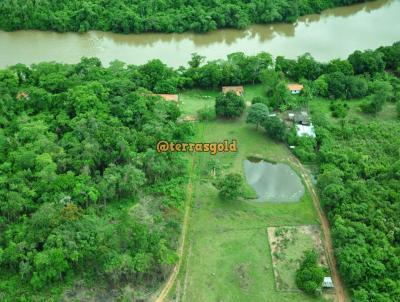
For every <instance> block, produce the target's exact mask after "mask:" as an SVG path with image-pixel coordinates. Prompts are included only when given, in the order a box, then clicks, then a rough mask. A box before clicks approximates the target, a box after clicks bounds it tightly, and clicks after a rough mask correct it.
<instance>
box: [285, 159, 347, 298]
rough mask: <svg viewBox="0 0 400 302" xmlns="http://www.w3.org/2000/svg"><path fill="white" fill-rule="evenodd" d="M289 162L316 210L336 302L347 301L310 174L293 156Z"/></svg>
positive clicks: (329, 234) (330, 238) (328, 229)
mask: <svg viewBox="0 0 400 302" xmlns="http://www.w3.org/2000/svg"><path fill="white" fill-rule="evenodd" d="M290 160H291V162H292V163H294V164H295V165H296V166H297V167H298V168H299V170H300V173H301V176H302V178H303V179H304V182H305V184H306V186H307V189H308V191H309V192H310V194H311V197H312V200H313V203H314V206H315V208H316V209H317V212H318V217H319V220H320V221H321V227H322V232H323V234H324V236H323V242H324V247H325V251H326V256H327V260H328V263H329V267H330V269H331V274H332V280H333V283H334V285H335V291H336V301H337V302H346V301H347V300H348V299H347V295H346V292H345V290H344V286H343V282H342V279H341V277H340V275H339V272H338V270H337V266H336V260H335V255H334V252H333V244H332V237H331V229H330V226H329V222H328V219H327V217H326V215H325V212H324V211H323V210H322V208H321V203H320V200H319V197H318V195H317V193H316V192H315V188H314V185H313V183H312V182H311V177H310V174H309V173H308V171H307V170H306V169H305V168H304V166H303V165H302V164H301V163H300V161H299V160H298V159H297V158H296V157H294V156H293V157H292V158H290Z"/></svg>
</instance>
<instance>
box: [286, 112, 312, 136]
mask: <svg viewBox="0 0 400 302" xmlns="http://www.w3.org/2000/svg"><path fill="white" fill-rule="evenodd" d="M289 118H290V119H292V120H293V122H294V125H295V127H296V132H297V136H309V137H315V130H314V126H313V124H312V123H311V120H310V117H309V115H308V113H307V112H306V111H301V112H295V113H291V114H289Z"/></svg>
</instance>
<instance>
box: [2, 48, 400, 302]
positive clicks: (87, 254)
mask: <svg viewBox="0 0 400 302" xmlns="http://www.w3.org/2000/svg"><path fill="white" fill-rule="evenodd" d="M399 74H400V43H399V42H397V43H395V44H393V45H392V46H387V47H381V48H378V49H377V50H367V51H362V52H361V51H356V52H354V53H353V54H351V55H350V56H349V58H348V59H347V60H338V59H337V60H332V61H331V62H329V63H319V62H316V61H315V60H314V59H313V58H312V57H311V56H310V55H309V54H305V55H303V56H300V57H299V58H298V59H296V60H289V59H286V58H284V57H278V58H276V60H273V59H272V57H271V56H270V55H269V54H267V53H260V54H258V55H256V56H246V55H244V54H243V53H235V54H231V55H229V56H228V58H227V59H226V60H217V61H211V62H205V58H203V57H201V56H199V55H197V54H194V55H193V57H192V60H191V61H190V62H189V66H188V67H187V68H179V69H177V70H174V69H172V68H169V67H168V66H166V65H165V64H163V63H162V62H160V61H159V60H152V61H150V62H148V63H147V64H144V65H141V66H134V65H128V66H126V65H125V64H123V63H122V62H118V61H115V62H113V63H111V64H110V66H109V67H107V68H105V67H103V66H101V63H100V61H99V60H98V59H95V58H91V59H88V58H83V59H82V60H81V62H80V63H78V64H75V65H68V64H58V63H40V64H35V65H32V66H30V67H27V66H25V65H22V64H18V65H15V66H11V67H9V68H8V69H5V70H0V171H1V173H0V234H1V237H0V269H1V271H2V275H1V276H0V300H2V301H30V300H32V299H36V300H37V301H51V298H52V297H53V298H54V299H55V300H58V299H57V297H59V295H60V294H61V293H62V292H63V290H64V288H65V287H69V286H72V284H74V281H76V280H83V281H84V284H85V286H88V287H90V286H91V285H94V284H96V285H98V286H103V287H104V288H109V287H112V288H118V289H123V288H124V287H125V286H126V285H127V284H130V285H132V286H135V296H136V297H137V298H138V299H140V298H143V297H145V295H146V291H147V292H148V290H149V288H153V287H154V286H156V285H157V283H158V282H160V281H161V280H162V279H163V278H164V276H165V275H166V274H168V272H169V268H170V265H171V264H173V263H174V262H175V261H176V254H175V252H174V250H175V248H176V242H177V236H178V235H179V233H180V218H181V215H180V212H181V211H180V210H181V208H182V204H183V201H184V198H185V182H186V178H187V177H186V173H185V171H186V165H187V162H186V160H185V157H182V156H181V154H178V153H163V154H157V153H156V151H155V145H156V142H157V141H158V140H170V141H182V140H185V139H190V136H191V135H192V134H193V130H192V127H191V126H190V124H187V123H178V122H177V119H178V117H179V115H180V111H179V108H178V107H177V106H176V105H174V104H171V103H169V102H165V101H162V100H161V99H160V98H159V97H157V96H154V95H153V93H174V92H178V91H182V90H184V89H190V88H193V87H196V88H207V89H210V88H217V89H218V90H219V89H220V86H221V85H228V84H229V85H235V84H246V83H247V84H253V83H261V82H262V83H264V87H265V95H264V96H263V97H261V98H260V97H259V98H257V99H256V100H254V103H265V105H267V106H268V108H267V109H266V108H265V106H258V107H263V108H259V109H260V110H261V111H262V112H261V113H262V114H261V115H265V112H271V111H272V110H276V111H285V110H287V109H296V108H300V107H302V106H307V104H308V103H309V102H312V101H313V99H314V98H323V99H324V100H326V102H331V103H332V106H331V108H332V110H333V111H334V112H336V113H337V114H338V116H340V117H341V118H340V119H339V122H338V123H331V122H330V121H329V120H326V119H324V118H323V117H324V115H323V114H314V115H313V116H314V123H315V125H316V130H317V138H316V139H312V138H307V137H302V138H298V137H296V136H294V135H293V133H292V132H289V133H285V129H284V128H282V127H280V125H278V124H277V123H279V119H277V118H276V119H275V120H271V121H268V122H265V123H262V122H260V121H259V120H258V119H255V120H254V119H252V121H250V122H254V123H256V124H259V123H260V124H261V126H263V127H265V128H267V130H269V131H267V133H268V134H270V135H273V134H274V133H271V129H279V136H275V138H276V139H279V140H283V141H286V142H288V143H289V144H290V145H295V146H296V148H295V149H294V152H295V154H296V155H297V156H298V157H299V158H300V159H301V160H303V161H313V162H315V163H317V164H319V165H320V167H321V175H320V176H319V189H320V194H321V197H322V201H323V204H324V206H325V210H326V211H327V213H328V216H329V218H330V221H331V224H332V233H333V237H334V242H335V247H336V255H337V258H338V264H339V269H340V271H341V272H342V275H343V277H344V278H345V280H346V283H347V285H348V286H349V289H351V291H352V294H353V295H354V297H355V300H356V301H361V302H364V301H369V302H375V301H384V302H386V301H388V302H389V301H399V299H400V293H399V289H400V284H399V280H400V275H399V274H400V272H399V270H398V267H399V265H400V250H399V244H400V231H399V230H400V225H399V220H398V217H400V187H399V184H400V178H399V173H400V172H399V171H400V170H399V169H400V163H399V159H398V158H399V155H400V154H399V150H400V141H399V138H400V123H399V122H395V121H387V122H380V123H377V122H370V123H369V122H366V121H361V120H357V119H346V118H343V117H346V107H345V106H338V104H342V103H343V102H344V100H348V102H349V103H350V102H351V101H352V100H353V99H363V100H364V101H363V105H362V107H361V108H360V110H362V111H363V112H365V115H366V116H371V119H372V117H373V116H374V115H376V114H377V113H378V112H379V111H380V110H382V106H383V105H384V104H385V103H386V102H392V103H394V102H397V103H398V104H399V99H400V79H399V77H398V76H399ZM288 81H299V82H301V83H303V84H305V89H304V90H303V92H302V95H300V96H297V97H294V96H292V95H290V94H289V93H288V91H287V89H286V84H287V82H288ZM241 107H242V106H241V105H240V108H241ZM397 108H399V115H400V106H397ZM255 109H257V108H255ZM260 110H259V111H260ZM263 112H264V113H263ZM257 116H258V114H256V113H255V116H254V117H255V118H256V117H257ZM318 117H320V118H318ZM275 134H276V133H275ZM140 289H142V291H141V290H140ZM117 294H119V295H123V290H121V291H119V292H117ZM32 297H33V298H32Z"/></svg>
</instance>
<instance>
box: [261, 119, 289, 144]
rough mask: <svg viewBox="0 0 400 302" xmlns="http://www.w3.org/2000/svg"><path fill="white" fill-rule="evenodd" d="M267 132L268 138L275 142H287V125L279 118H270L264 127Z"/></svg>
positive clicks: (264, 123)
mask: <svg viewBox="0 0 400 302" xmlns="http://www.w3.org/2000/svg"><path fill="white" fill-rule="evenodd" d="M262 126H263V127H264V129H265V131H266V132H267V134H268V136H269V137H271V138H272V139H274V140H278V141H282V142H283V141H285V139H286V132H287V130H286V125H285V123H284V122H283V121H281V120H280V119H279V118H278V117H276V116H273V117H268V118H266V119H265V121H264V122H263V125H262Z"/></svg>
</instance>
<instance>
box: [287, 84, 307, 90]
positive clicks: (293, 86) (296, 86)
mask: <svg viewBox="0 0 400 302" xmlns="http://www.w3.org/2000/svg"><path fill="white" fill-rule="evenodd" d="M287 87H288V89H289V90H290V91H300V90H303V88H304V86H303V85H301V84H296V83H291V84H288V85H287Z"/></svg>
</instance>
